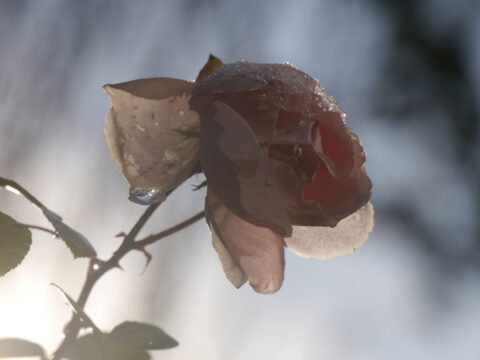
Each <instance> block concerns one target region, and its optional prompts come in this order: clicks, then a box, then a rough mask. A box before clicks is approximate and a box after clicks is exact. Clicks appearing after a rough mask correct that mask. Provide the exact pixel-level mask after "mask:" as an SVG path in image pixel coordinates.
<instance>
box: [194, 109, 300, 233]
mask: <svg viewBox="0 0 480 360" xmlns="http://www.w3.org/2000/svg"><path fill="white" fill-rule="evenodd" d="M201 117H202V118H201V123H202V131H201V150H200V151H201V162H202V168H203V171H204V173H205V176H206V178H207V181H208V185H209V187H210V188H211V189H212V190H213V191H214V192H215V194H216V195H217V196H218V198H219V199H220V201H221V202H222V203H223V204H225V206H226V207H228V209H229V210H231V211H233V212H234V213H235V214H236V215H237V216H240V217H241V218H243V219H245V220H247V221H249V222H253V223H256V224H258V225H262V226H268V227H269V228H271V229H272V230H274V231H275V232H277V233H278V234H280V235H282V236H289V235H290V234H291V225H290V220H289V219H288V216H287V214H286V211H285V208H284V206H283V201H282V198H281V195H280V193H279V190H278V188H277V187H276V186H275V185H270V184H268V183H267V161H266V158H265V157H264V155H263V154H262V151H261V149H260V146H259V145H258V141H257V139H256V137H255V134H254V133H253V132H252V130H251V128H250V127H249V126H248V125H247V124H246V123H245V121H244V120H243V119H242V117H241V116H239V115H238V114H237V113H236V112H235V111H234V110H233V109H232V108H230V107H229V106H228V105H226V104H224V103H222V102H218V101H215V102H214V103H213V105H212V108H211V112H210V113H203V114H202V115H201Z"/></svg>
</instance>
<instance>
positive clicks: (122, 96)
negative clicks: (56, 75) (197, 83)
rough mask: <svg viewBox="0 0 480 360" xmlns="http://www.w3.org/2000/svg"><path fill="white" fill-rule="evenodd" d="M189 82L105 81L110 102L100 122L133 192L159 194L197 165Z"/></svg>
mask: <svg viewBox="0 0 480 360" xmlns="http://www.w3.org/2000/svg"><path fill="white" fill-rule="evenodd" d="M193 86H194V85H193V84H192V83H189V82H186V81H182V80H176V79H167V78H156V79H144V80H136V81H130V82H126V83H121V84H116V85H105V87H104V88H105V90H106V92H107V93H108V95H109V96H110V98H111V100H112V103H113V107H112V109H110V111H109V112H108V113H107V116H106V120H105V138H106V141H107V145H108V149H109V152H110V155H111V157H112V158H113V160H114V162H115V165H116V166H117V168H118V169H119V170H120V172H121V173H122V175H123V176H124V177H125V179H126V180H127V182H128V183H129V184H130V185H131V186H132V188H134V189H135V190H138V191H140V190H147V191H151V192H152V193H153V192H154V193H156V194H158V193H160V194H162V195H164V194H165V193H167V192H168V191H170V190H172V189H174V188H175V187H177V186H178V185H179V184H180V183H181V182H183V181H184V180H185V179H186V178H187V177H188V176H189V175H190V174H191V173H192V171H193V169H194V167H195V165H196V164H197V163H198V160H199V154H198V150H199V140H200V139H199V131H200V122H199V118H198V115H197V113H196V112H194V111H191V110H190V107H189V99H190V93H191V91H192V88H193ZM161 199H162V197H159V200H161Z"/></svg>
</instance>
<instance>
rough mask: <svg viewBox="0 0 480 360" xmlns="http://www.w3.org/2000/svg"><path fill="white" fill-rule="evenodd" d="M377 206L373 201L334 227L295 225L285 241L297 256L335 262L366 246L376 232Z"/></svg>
mask: <svg viewBox="0 0 480 360" xmlns="http://www.w3.org/2000/svg"><path fill="white" fill-rule="evenodd" d="M373 218H374V210H373V205H372V204H371V203H370V202H369V203H367V204H366V205H365V206H363V207H362V208H361V209H359V210H357V212H355V213H354V214H352V215H350V216H348V217H346V218H345V219H343V220H341V221H340V222H338V224H337V226H335V227H334V228H330V227H321V226H320V227H317V226H315V227H314V226H294V227H293V234H292V236H291V237H289V238H285V243H286V245H287V248H288V249H289V250H291V251H292V252H294V253H295V254H297V255H300V256H304V257H309V258H314V259H333V258H337V257H340V256H344V255H348V254H350V253H352V252H353V251H355V250H356V249H357V248H359V247H360V246H362V245H363V243H364V242H365V241H366V240H367V238H368V236H369V234H370V232H371V231H372V229H373V223H374V220H373Z"/></svg>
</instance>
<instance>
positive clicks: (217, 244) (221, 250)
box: [205, 203, 248, 289]
mask: <svg viewBox="0 0 480 360" xmlns="http://www.w3.org/2000/svg"><path fill="white" fill-rule="evenodd" d="M205 217H206V220H207V224H208V227H209V228H210V232H211V234H212V245H213V248H214V249H215V251H216V252H217V255H218V258H219V259H220V262H221V263H222V268H223V272H224V273H225V276H226V277H227V279H228V280H230V282H231V283H232V284H233V286H235V287H236V288H237V289H238V288H239V287H240V286H242V285H243V284H244V283H245V281H247V280H248V279H247V275H246V274H245V272H244V271H243V270H242V269H241V268H240V267H239V266H238V265H237V263H236V262H235V260H234V259H233V257H232V255H231V254H230V253H229V251H228V249H227V248H226V247H225V244H224V243H223V241H222V239H221V235H220V230H219V229H218V228H217V225H216V223H215V220H214V218H213V214H212V212H211V210H210V208H209V206H208V204H207V203H206V204H205Z"/></svg>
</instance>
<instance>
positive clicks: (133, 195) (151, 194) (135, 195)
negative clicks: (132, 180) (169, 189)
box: [128, 188, 165, 205]
mask: <svg viewBox="0 0 480 360" xmlns="http://www.w3.org/2000/svg"><path fill="white" fill-rule="evenodd" d="M128 198H129V199H130V200H131V201H133V202H136V203H137V204H142V205H152V204H154V203H159V202H162V201H163V200H165V194H163V193H162V192H160V190H157V189H141V190H139V189H134V188H130V196H129V197H128Z"/></svg>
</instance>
